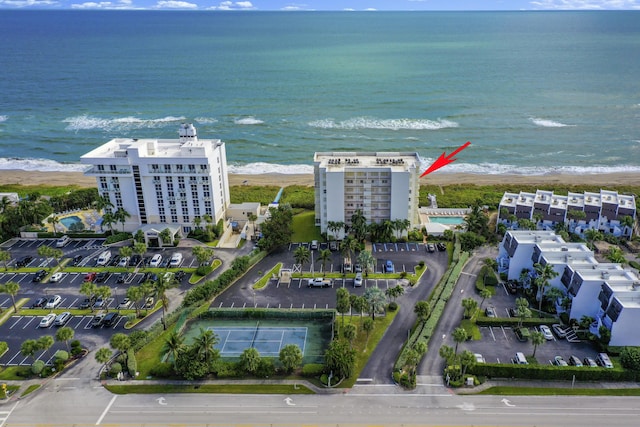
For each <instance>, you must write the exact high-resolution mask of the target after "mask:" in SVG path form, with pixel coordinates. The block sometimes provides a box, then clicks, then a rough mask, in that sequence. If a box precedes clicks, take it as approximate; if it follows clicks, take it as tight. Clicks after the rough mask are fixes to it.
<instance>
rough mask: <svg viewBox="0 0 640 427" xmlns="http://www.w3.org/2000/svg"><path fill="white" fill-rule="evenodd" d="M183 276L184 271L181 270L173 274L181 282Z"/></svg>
mask: <svg viewBox="0 0 640 427" xmlns="http://www.w3.org/2000/svg"><path fill="white" fill-rule="evenodd" d="M184 276H185V272H184V271H183V270H180V271H178V272H176V274H175V276H173V277H174V278H175V279H176V280H177V281H178V282H182V279H184Z"/></svg>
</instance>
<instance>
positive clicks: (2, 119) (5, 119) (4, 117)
mask: <svg viewBox="0 0 640 427" xmlns="http://www.w3.org/2000/svg"><path fill="white" fill-rule="evenodd" d="M8 119H9V116H0V123H2V122H6V121H7V120H8Z"/></svg>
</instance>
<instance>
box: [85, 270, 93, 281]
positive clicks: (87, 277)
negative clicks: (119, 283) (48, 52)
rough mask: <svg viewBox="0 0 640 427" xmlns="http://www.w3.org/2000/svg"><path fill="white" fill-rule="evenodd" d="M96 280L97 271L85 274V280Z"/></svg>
mask: <svg viewBox="0 0 640 427" xmlns="http://www.w3.org/2000/svg"><path fill="white" fill-rule="evenodd" d="M94 280H96V273H95V272H91V273H87V275H86V276H84V281H85V282H93V281H94Z"/></svg>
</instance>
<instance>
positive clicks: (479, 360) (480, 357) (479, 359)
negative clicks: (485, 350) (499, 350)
mask: <svg viewBox="0 0 640 427" xmlns="http://www.w3.org/2000/svg"><path fill="white" fill-rule="evenodd" d="M473 357H475V358H476V363H486V362H485V360H484V356H483V355H481V354H480V353H474V354H473Z"/></svg>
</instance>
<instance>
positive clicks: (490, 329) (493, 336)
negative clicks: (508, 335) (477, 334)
mask: <svg viewBox="0 0 640 427" xmlns="http://www.w3.org/2000/svg"><path fill="white" fill-rule="evenodd" d="M489 332H490V333H491V338H493V340H494V341H496V336H495V335H494V334H493V327H492V326H489Z"/></svg>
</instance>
